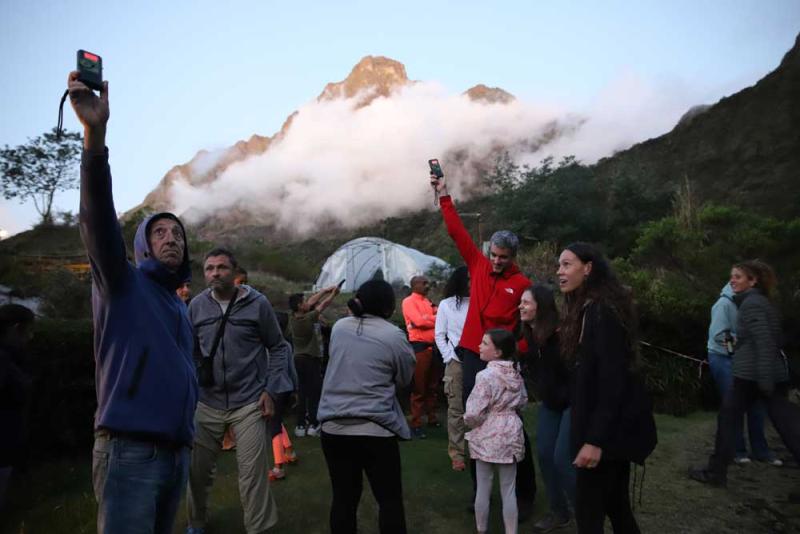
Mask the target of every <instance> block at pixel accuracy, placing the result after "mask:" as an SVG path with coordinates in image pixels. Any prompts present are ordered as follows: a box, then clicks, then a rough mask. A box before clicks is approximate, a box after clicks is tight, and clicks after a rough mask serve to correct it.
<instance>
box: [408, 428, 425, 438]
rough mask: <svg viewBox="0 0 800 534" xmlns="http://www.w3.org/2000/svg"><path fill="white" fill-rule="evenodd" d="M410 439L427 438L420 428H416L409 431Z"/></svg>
mask: <svg viewBox="0 0 800 534" xmlns="http://www.w3.org/2000/svg"><path fill="white" fill-rule="evenodd" d="M411 437H412V438H414V439H425V438H427V437H428V435H427V434H425V431H424V430H422V427H421V426H418V427H416V428H412V429H411Z"/></svg>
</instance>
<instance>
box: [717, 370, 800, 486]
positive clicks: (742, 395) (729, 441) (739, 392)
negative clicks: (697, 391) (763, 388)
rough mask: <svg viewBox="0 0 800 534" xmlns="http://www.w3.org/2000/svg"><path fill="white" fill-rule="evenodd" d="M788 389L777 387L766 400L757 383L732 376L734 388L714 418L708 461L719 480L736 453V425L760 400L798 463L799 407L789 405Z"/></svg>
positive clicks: (799, 446) (799, 449)
mask: <svg viewBox="0 0 800 534" xmlns="http://www.w3.org/2000/svg"><path fill="white" fill-rule="evenodd" d="M788 389H789V388H788V384H777V385H776V388H775V392H774V393H773V394H772V395H770V396H769V397H767V396H765V395H763V394H762V393H761V392H760V391H759V389H758V384H757V383H756V382H754V381H752V380H743V379H741V378H736V377H734V379H733V387H731V389H730V390H728V394H727V395H726V396H725V399H724V400H723V401H722V407H720V410H719V416H717V437H716V442H715V443H714V454H712V455H711V458H709V460H708V468H709V470H710V471H711V472H713V473H714V474H715V475H717V476H719V477H721V478H722V479H725V478H726V477H727V476H728V464H729V463H730V462H731V460H733V456H734V454H735V452H736V429H737V423H736V422H737V421H741V420H742V417H743V416H744V414H745V413H746V412H747V411H748V410H749V409H750V408H751V407H752V406H753V404H754V403H755V402H756V401H757V400H759V399H763V400H764V403H765V404H766V406H767V415H769V418H770V420H772V424H773V425H774V426H775V430H777V431H778V434H779V435H780V437H781V439H782V440H783V443H784V444H785V445H786V448H787V449H789V451H790V452H791V453H792V456H794V459H795V460H796V461H797V462H798V463H800V406H797V405H796V404H792V403H791V402H789V399H787V398H786V393H787V391H788Z"/></svg>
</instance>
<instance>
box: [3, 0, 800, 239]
mask: <svg viewBox="0 0 800 534" xmlns="http://www.w3.org/2000/svg"><path fill="white" fill-rule="evenodd" d="M799 31H800V2H799V1H797V0H722V1H701V2H697V1H693V2H690V1H669V2H665V1H663V0H662V1H657V0H639V1H633V0H631V1H628V2H622V1H607V2H591V1H571V2H570V1H552V0H551V1H534V0H528V1H523V0H520V1H515V2H512V1H497V2H491V3H490V2H485V1H484V2H473V1H465V0H462V1H458V2H456V1H452V2H437V1H433V0H428V1H427V2H418V1H406V2H403V3H402V4H400V3H397V2H378V1H374V0H373V1H370V2H367V1H359V2H354V1H352V2H348V1H341V2H324V1H317V2H302V1H297V2H292V3H289V2H277V1H266V0H263V1H233V2H218V1H217V2H212V1H177V0H176V1H171V2H150V1H137V2H122V1H117V0H109V1H106V2H85V1H70V2H63V1H62V2H59V1H43V0H25V1H22V0H0V52H2V55H3V58H4V74H3V76H2V78H0V145H6V144H7V145H11V146H16V145H18V144H21V143H24V142H25V141H26V140H27V139H28V138H29V137H35V136H37V135H39V134H41V133H43V132H45V131H49V130H50V129H51V128H52V127H53V126H55V123H56V118H57V111H58V101H59V98H60V97H61V94H62V93H63V91H64V88H65V85H66V77H67V73H68V72H69V71H70V70H72V69H73V68H74V65H75V51H76V50H77V49H79V48H83V49H86V50H89V51H92V52H95V53H97V54H100V55H101V56H103V61H104V65H103V66H104V77H105V79H107V80H108V81H109V84H110V90H109V93H110V102H111V122H110V123H109V133H108V139H107V143H108V146H109V150H110V153H111V165H112V171H113V174H114V194H115V199H116V206H117V210H118V211H125V210H127V209H129V208H131V207H133V206H134V205H136V204H138V203H139V202H141V200H142V199H143V198H144V196H145V195H146V194H147V193H148V192H149V191H150V190H151V189H153V187H155V185H156V184H157V183H158V181H159V180H160V179H161V178H162V177H163V176H164V174H165V173H166V172H167V171H168V170H169V169H170V168H171V167H172V166H173V165H176V164H180V163H185V162H186V161H188V160H189V159H191V158H192V156H194V154H195V153H196V152H197V151H198V150H200V149H217V148H222V147H227V146H230V145H232V144H233V143H235V142H236V141H238V140H241V139H247V138H249V137H250V136H251V135H252V134H254V133H257V134H260V135H272V134H274V133H275V132H276V131H278V129H279V128H280V126H281V124H282V123H283V121H284V120H285V118H286V117H287V116H288V115H289V114H290V113H291V112H292V111H294V110H295V109H297V108H299V107H300V106H302V105H303V104H305V103H307V102H309V101H310V100H312V99H314V98H315V97H316V96H317V95H318V94H319V93H320V92H321V91H322V89H323V87H324V86H325V84H326V83H328V82H331V81H339V80H342V79H344V78H345V77H346V76H347V74H348V73H349V72H350V70H351V69H352V67H353V66H354V65H355V64H356V63H357V62H358V61H359V60H360V59H361V58H362V57H363V56H366V55H384V56H388V57H391V58H393V59H396V60H398V61H401V62H402V63H404V64H405V66H406V69H407V72H408V75H409V77H410V78H411V79H417V80H425V81H433V82H438V83H439V84H441V85H442V86H444V87H446V88H448V89H449V90H451V91H453V92H461V91H463V90H466V89H467V88H469V87H471V86H473V85H475V84H477V83H485V84H486V85H490V86H499V87H502V88H504V89H505V90H507V91H509V92H510V93H512V94H514V95H515V96H517V97H518V98H520V99H524V100H526V101H529V102H540V101H541V102H548V103H553V104H556V105H558V106H560V107H562V108H564V109H568V110H576V111H578V110H581V109H584V108H586V107H589V106H591V105H592V103H593V102H594V101H596V99H597V98H598V95H601V94H602V93H604V92H605V91H608V90H609V88H610V87H620V83H619V82H620V80H628V79H630V78H631V77H633V78H635V79H636V80H638V81H639V82H640V83H643V84H645V85H647V86H648V87H649V88H650V89H651V91H664V92H669V91H680V92H682V93H683V97H684V98H686V97H688V98H689V101H691V102H694V103H696V104H702V103H714V102H716V101H717V100H719V99H720V98H721V97H723V96H726V95H728V94H731V93H734V92H736V91H738V90H740V89H742V88H744V87H746V86H749V85H752V84H753V83H755V82H756V81H758V80H759V79H760V78H762V77H763V76H764V75H765V74H767V73H768V72H770V71H771V70H773V69H774V68H775V67H776V66H777V65H778V63H779V62H780V60H781V58H782V57H783V54H784V53H785V52H786V51H787V50H788V49H789V48H790V47H791V46H792V45H793V43H794V40H795V37H796V36H797V33H798V32H799ZM622 86H623V87H624V84H622ZM623 97H624V95H623ZM64 123H65V127H66V128H67V129H70V130H76V129H78V128H79V124H78V123H77V121H76V119H75V117H74V114H73V113H72V110H71V109H69V104H68V103H67V109H65V121H64ZM661 133H665V132H661ZM56 205H57V206H56V209H58V210H70V211H73V212H77V210H78V201H77V191H73V192H68V193H64V194H61V195H59V196H58V197H57V200H56ZM36 219H37V215H36V213H35V211H34V210H33V208H32V206H26V205H20V204H19V203H18V202H16V201H6V200H1V199H0V230H5V231H10V232H12V233H14V232H18V231H21V230H25V229H27V228H29V227H30V226H31V225H32V224H33V223H34V222H35V221H36Z"/></svg>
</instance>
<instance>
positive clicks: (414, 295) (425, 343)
mask: <svg viewBox="0 0 800 534" xmlns="http://www.w3.org/2000/svg"><path fill="white" fill-rule="evenodd" d="M430 287H431V284H430V281H428V279H427V278H426V277H424V276H415V277H413V278H412V279H411V295H409V296H408V297H406V298H405V299H403V319H404V320H405V322H406V330H407V331H408V340H409V341H410V342H411V346H412V347H414V353H415V354H416V356H417V365H416V367H415V368H414V389H413V390H412V392H411V425H410V426H411V435H412V436H413V437H415V438H425V437H426V436H425V432H424V431H423V430H422V414H423V412H425V415H427V417H428V425H430V426H438V425H439V423H438V422H437V421H436V387H437V385H438V382H439V380H438V376H437V373H436V368H435V367H434V365H433V341H434V340H433V335H434V327H435V326H436V306H434V305H433V303H432V302H431V301H430V300H429V299H428V297H427V295H428V291H429V290H430Z"/></svg>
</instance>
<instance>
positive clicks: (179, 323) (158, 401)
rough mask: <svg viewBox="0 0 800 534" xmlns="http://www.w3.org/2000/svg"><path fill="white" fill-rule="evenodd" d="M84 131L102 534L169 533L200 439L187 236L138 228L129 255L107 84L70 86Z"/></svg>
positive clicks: (172, 226) (72, 80)
mask: <svg viewBox="0 0 800 534" xmlns="http://www.w3.org/2000/svg"><path fill="white" fill-rule="evenodd" d="M68 87H69V96H70V100H71V102H72V107H73V109H74V110H75V114H76V115H77V116H78V119H79V120H80V122H81V123H82V124H83V128H84V136H83V155H82V160H81V191H80V232H81V238H82V239H83V243H84V245H85V246H86V251H87V253H88V255H89V261H90V263H91V272H92V311H93V316H94V354H95V384H96V386H95V387H96V390H97V412H96V414H95V421H94V426H95V443H94V450H93V465H92V481H93V485H94V492H95V498H96V499H97V503H98V514H97V530H98V532H100V533H114V534H119V533H127V532H131V533H132V532H155V533H162V532H163V533H169V532H172V526H173V522H174V519H175V514H176V511H177V507H178V503H179V501H180V498H181V494H182V491H183V489H184V488H185V486H186V480H187V476H188V467H189V447H190V446H191V445H192V442H193V439H194V422H193V417H194V411H195V407H196V405H197V394H198V392H197V379H196V378H195V369H194V362H193V360H192V342H193V338H192V327H191V324H190V323H189V320H188V316H187V314H186V306H185V305H184V304H183V303H182V302H181V301H180V299H179V298H178V297H177V295H176V294H175V289H176V288H177V287H178V286H179V284H180V283H181V282H182V281H184V280H187V279H188V278H189V276H190V267H189V252H188V250H187V247H186V233H185V231H184V228H183V225H182V224H181V222H180V221H179V220H178V218H177V217H176V216H175V215H173V214H171V213H157V214H154V215H151V216H150V217H147V218H146V219H145V220H144V221H142V223H141V225H140V226H139V229H138V230H137V232H136V237H135V238H134V251H135V259H136V266H133V265H131V264H130V263H129V262H128V260H127V256H126V250H125V243H124V242H123V239H122V232H121V230H120V225H119V221H118V220H117V212H116V209H115V208H114V200H113V196H112V192H111V171H110V169H109V166H108V149H107V148H106V146H105V134H106V124H107V122H108V118H109V106H108V85H107V83H106V82H104V85H103V89H102V90H101V91H100V96H99V97H98V96H97V95H96V94H94V93H93V92H92V91H91V90H90V89H89V88H88V87H86V86H85V85H84V84H83V83H81V82H79V81H78V73H77V72H71V73H70V75H69V79H68Z"/></svg>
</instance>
